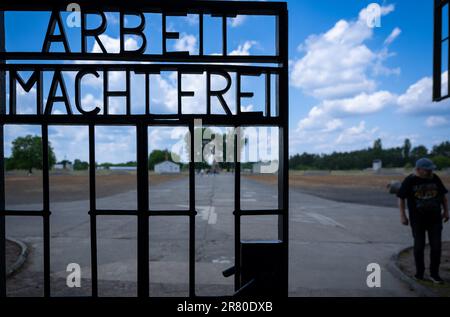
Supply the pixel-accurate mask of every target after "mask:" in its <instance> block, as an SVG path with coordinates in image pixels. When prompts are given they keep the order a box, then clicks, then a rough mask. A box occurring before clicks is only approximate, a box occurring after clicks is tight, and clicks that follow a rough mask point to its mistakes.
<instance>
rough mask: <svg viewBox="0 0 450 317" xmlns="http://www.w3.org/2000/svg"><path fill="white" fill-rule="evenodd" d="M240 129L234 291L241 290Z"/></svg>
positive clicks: (236, 142)
mask: <svg viewBox="0 0 450 317" xmlns="http://www.w3.org/2000/svg"><path fill="white" fill-rule="evenodd" d="M240 138H241V133H240V127H235V135H234V267H235V269H236V271H235V274H234V290H235V291H237V290H238V289H240V288H241V159H240V156H241V155H240V154H241V148H240Z"/></svg>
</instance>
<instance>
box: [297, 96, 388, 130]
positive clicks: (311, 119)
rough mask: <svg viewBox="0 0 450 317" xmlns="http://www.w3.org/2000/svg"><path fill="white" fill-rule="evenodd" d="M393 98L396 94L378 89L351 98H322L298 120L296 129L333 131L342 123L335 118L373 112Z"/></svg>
mask: <svg viewBox="0 0 450 317" xmlns="http://www.w3.org/2000/svg"><path fill="white" fill-rule="evenodd" d="M395 100H396V96H395V95H393V94H391V93H390V92H388V91H378V92H375V93H373V94H366V93H361V94H359V95H356V96H354V97H352V98H344V99H329V100H324V101H323V102H322V103H321V104H319V105H317V106H314V107H313V108H312V109H311V110H310V111H309V113H308V115H307V117H306V118H304V119H302V120H300V122H299V124H298V129H299V130H304V129H306V130H323V131H326V132H333V131H335V130H336V129H337V128H338V127H341V126H342V125H343V123H342V120H338V121H336V118H341V117H347V116H354V115H367V114H371V113H375V112H378V111H380V110H381V109H383V108H384V107H385V106H386V105H388V104H391V103H393V102H395ZM330 122H333V123H332V124H331V123H330Z"/></svg>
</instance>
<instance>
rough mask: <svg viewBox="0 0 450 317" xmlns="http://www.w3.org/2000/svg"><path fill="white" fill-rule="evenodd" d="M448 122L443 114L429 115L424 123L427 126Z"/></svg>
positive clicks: (432, 126)
mask: <svg viewBox="0 0 450 317" xmlns="http://www.w3.org/2000/svg"><path fill="white" fill-rule="evenodd" d="M448 123H449V121H448V119H447V118H446V117H443V116H430V117H428V118H427V119H426V120H425V125H426V126H427V127H429V128H435V127H440V126H443V125H447V124H448Z"/></svg>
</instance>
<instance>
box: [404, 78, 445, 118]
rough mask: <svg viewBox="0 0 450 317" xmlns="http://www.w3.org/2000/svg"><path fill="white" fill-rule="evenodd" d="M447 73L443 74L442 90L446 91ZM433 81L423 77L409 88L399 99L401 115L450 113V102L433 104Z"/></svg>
mask: <svg viewBox="0 0 450 317" xmlns="http://www.w3.org/2000/svg"><path fill="white" fill-rule="evenodd" d="M447 77H448V76H447V72H444V73H442V90H443V91H446V87H447ZM432 89H433V79H432V78H431V77H423V78H421V79H419V80H418V81H417V82H415V83H414V84H412V85H411V86H409V87H408V89H407V90H406V92H405V93H403V94H401V95H400V96H399V97H398V99H397V105H398V107H399V110H400V112H401V113H406V114H428V115H431V114H439V113H450V100H448V99H446V100H444V101H441V102H439V103H438V102H432Z"/></svg>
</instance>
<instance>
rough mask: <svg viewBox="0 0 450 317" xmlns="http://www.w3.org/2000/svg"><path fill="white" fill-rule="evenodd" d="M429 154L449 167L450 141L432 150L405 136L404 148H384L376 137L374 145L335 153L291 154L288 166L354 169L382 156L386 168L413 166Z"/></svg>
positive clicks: (299, 168) (442, 164)
mask: <svg viewBox="0 0 450 317" xmlns="http://www.w3.org/2000/svg"><path fill="white" fill-rule="evenodd" d="M421 157H428V158H430V159H432V160H433V161H434V163H435V164H436V165H437V167H438V168H439V169H442V168H448V167H450V142H448V141H447V142H443V143H441V144H439V145H436V146H434V147H433V149H432V151H431V152H429V151H428V149H427V148H426V147H425V146H423V145H418V146H416V147H414V148H412V146H411V142H410V140H408V139H406V140H405V142H404V144H403V146H402V147H393V148H386V149H385V148H383V146H382V141H381V139H377V140H375V142H374V144H373V146H372V147H370V148H367V149H363V150H357V151H351V152H333V153H331V154H310V153H306V152H305V153H302V154H296V155H294V156H291V157H290V159H289V168H291V169H298V170H308V169H319V170H351V169H365V168H370V167H371V166H372V162H373V160H375V159H381V160H382V162H383V167H388V168H392V167H405V166H406V167H412V166H414V164H415V162H416V160H418V159H419V158H421Z"/></svg>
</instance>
